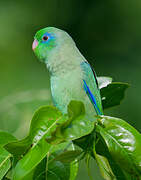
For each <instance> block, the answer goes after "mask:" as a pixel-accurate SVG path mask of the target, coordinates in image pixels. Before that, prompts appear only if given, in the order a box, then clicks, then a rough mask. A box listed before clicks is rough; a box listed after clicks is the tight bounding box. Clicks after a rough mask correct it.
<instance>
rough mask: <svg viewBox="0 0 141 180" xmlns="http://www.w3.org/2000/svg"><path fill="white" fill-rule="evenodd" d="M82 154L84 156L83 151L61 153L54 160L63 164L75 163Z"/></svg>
mask: <svg viewBox="0 0 141 180" xmlns="http://www.w3.org/2000/svg"><path fill="white" fill-rule="evenodd" d="M81 154H82V151H80V150H69V151H65V152H63V153H60V154H59V155H58V156H56V157H55V159H54V160H56V161H60V162H62V163H70V162H72V161H74V160H75V159H76V158H77V157H78V156H80V155H81Z"/></svg>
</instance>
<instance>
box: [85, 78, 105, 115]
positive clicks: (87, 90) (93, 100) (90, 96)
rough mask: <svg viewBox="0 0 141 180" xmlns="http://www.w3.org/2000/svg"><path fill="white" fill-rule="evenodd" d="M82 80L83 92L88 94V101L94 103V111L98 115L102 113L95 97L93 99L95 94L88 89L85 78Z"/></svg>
mask: <svg viewBox="0 0 141 180" xmlns="http://www.w3.org/2000/svg"><path fill="white" fill-rule="evenodd" d="M83 82H84V89H85V92H86V94H87V95H88V97H89V99H90V101H91V102H92V104H93V105H94V108H95V111H96V113H97V114H98V115H102V112H101V111H100V109H99V107H98V106H97V103H96V99H95V96H94V95H93V94H92V92H91V91H90V89H89V87H88V85H87V83H86V81H85V80H83Z"/></svg>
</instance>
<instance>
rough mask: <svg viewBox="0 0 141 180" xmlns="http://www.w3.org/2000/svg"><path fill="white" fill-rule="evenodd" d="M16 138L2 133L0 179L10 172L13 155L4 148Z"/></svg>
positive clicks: (0, 138) (0, 139)
mask: <svg viewBox="0 0 141 180" xmlns="http://www.w3.org/2000/svg"><path fill="white" fill-rule="evenodd" d="M15 140H16V138H15V137H14V136H12V135H11V134H9V133H7V132H3V131H0V179H2V178H3V176H4V175H5V174H6V173H7V172H8V170H9V169H10V167H11V161H10V157H12V155H11V154H10V153H9V152H8V151H6V150H5V149H4V148H3V146H4V145H5V144H7V143H9V142H12V141H15Z"/></svg>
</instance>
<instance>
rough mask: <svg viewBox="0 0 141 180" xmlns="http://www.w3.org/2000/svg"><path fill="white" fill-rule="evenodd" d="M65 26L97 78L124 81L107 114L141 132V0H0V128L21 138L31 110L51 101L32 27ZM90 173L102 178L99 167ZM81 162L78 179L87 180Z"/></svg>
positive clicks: (44, 69)
mask: <svg viewBox="0 0 141 180" xmlns="http://www.w3.org/2000/svg"><path fill="white" fill-rule="evenodd" d="M46 26H55V27H58V28H61V29H64V30H66V31H67V32H68V33H69V34H70V35H71V36H72V37H73V39H74V40H75V42H76V44H77V46H78V48H79V49H80V51H81V52H82V54H83V55H84V56H85V57H86V59H87V60H88V61H89V62H90V63H91V64H92V65H93V67H94V68H95V71H96V72H97V75H98V76H103V75H105V76H111V77H113V79H114V81H122V82H128V83H130V84H131V87H130V88H129V89H128V91H127V93H126V96H125V99H124V101H123V102H122V104H121V105H120V106H117V107H115V108H113V109H109V110H107V111H106V112H105V114H106V115H112V116H116V117H120V118H123V119H124V120H126V121H128V122H129V123H130V124H131V125H133V126H134V127H136V128H137V129H138V130H139V131H141V121H140V106H141V95H140V94H141V93H140V91H141V82H140V79H141V1H138V0H134V1H133V0H124V1H120V0H119V1H113V0H107V1H102V0H89V1H88V0H83V1H82V0H69V1H67V0H42V1H35V0H34V1H33V0H30V1H22V0H21V1H19V0H14V1H11V0H9V1H8V0H0V129H2V130H6V131H9V132H11V133H13V134H14V135H15V136H16V137H18V138H22V137H24V136H25V135H26V134H27V132H28V128H29V123H30V120H31V117H32V115H33V112H34V111H35V110H36V108H38V107H39V106H40V105H44V104H48V103H51V99H50V89H49V75H48V71H47V70H46V68H45V65H44V64H41V63H39V62H38V61H37V58H36V57H35V56H34V54H33V52H32V49H31V45H32V41H33V37H34V34H35V32H36V31H37V30H39V29H41V28H44V27H46ZM93 166H95V165H92V168H91V171H92V174H93V177H95V179H96V180H101V179H102V178H100V176H99V175H98V171H95V170H94V167H93ZM87 179H88V176H87V171H86V170H85V166H84V165H83V162H82V163H81V166H80V170H79V174H78V178H77V180H87Z"/></svg>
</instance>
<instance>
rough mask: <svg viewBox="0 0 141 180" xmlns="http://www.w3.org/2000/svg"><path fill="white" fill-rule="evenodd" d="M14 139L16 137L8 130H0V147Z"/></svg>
mask: <svg viewBox="0 0 141 180" xmlns="http://www.w3.org/2000/svg"><path fill="white" fill-rule="evenodd" d="M12 141H16V138H15V137H14V136H13V135H12V134H9V133H8V132H4V131H0V147H3V146H4V145H6V144H8V143H10V142H12Z"/></svg>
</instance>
